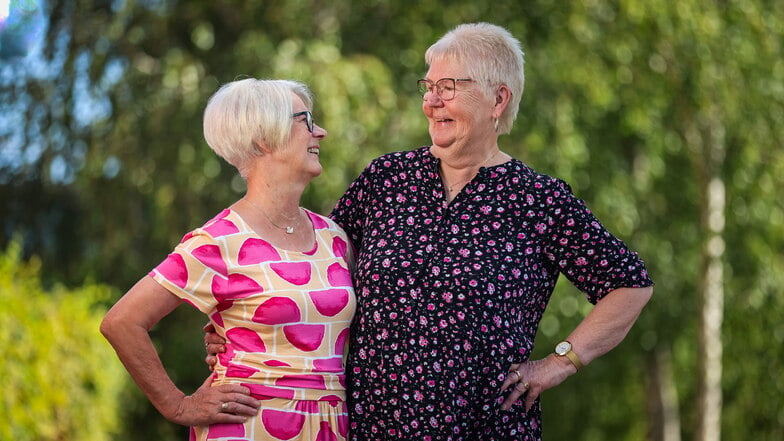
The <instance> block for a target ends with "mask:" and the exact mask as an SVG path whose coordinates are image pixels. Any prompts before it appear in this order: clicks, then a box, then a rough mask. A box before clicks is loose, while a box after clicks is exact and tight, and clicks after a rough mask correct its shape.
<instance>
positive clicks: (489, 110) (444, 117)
mask: <svg viewBox="0 0 784 441" xmlns="http://www.w3.org/2000/svg"><path fill="white" fill-rule="evenodd" d="M466 72H467V69H465V68H464V67H463V66H462V65H461V64H460V63H457V62H455V61H451V60H438V61H435V62H434V63H432V64H431V65H430V69H429V70H428V71H427V76H426V77H425V79H427V80H430V81H431V82H433V83H435V82H436V81H438V80H440V79H441V78H468V77H467V76H466ZM474 80H475V81H473V82H471V81H461V82H457V83H456V92H455V97H454V98H453V99H451V100H449V101H444V100H442V99H441V98H440V97H439V96H438V94H436V93H435V92H428V93H426V94H425V96H424V99H423V101H422V112H424V114H425V116H426V117H427V119H428V123H429V128H428V129H429V131H430V138H431V140H432V141H433V146H434V148H435V149H436V150H440V149H446V150H448V153H447V152H446V150H445V151H444V153H447V154H450V155H462V154H470V151H471V150H472V149H478V150H483V149H484V148H485V147H484V146H485V145H486V144H488V143H492V144H495V142H496V140H497V137H498V136H497V134H496V133H495V128H494V126H493V108H494V105H495V102H494V101H493V100H492V99H491V98H490V97H487V96H486V95H485V94H484V93H483V92H482V89H481V86H480V85H479V84H478V83H477V82H476V79H474ZM434 153H436V152H434Z"/></svg>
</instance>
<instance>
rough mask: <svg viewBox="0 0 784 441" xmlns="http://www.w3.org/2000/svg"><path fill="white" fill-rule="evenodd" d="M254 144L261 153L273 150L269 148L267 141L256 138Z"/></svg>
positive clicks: (264, 153)
mask: <svg viewBox="0 0 784 441" xmlns="http://www.w3.org/2000/svg"><path fill="white" fill-rule="evenodd" d="M253 145H254V146H255V147H256V150H257V151H258V152H259V153H260V154H261V155H267V154H269V153H271V152H272V150H271V149H270V148H269V146H267V144H265V143H263V142H261V141H259V140H256V139H254V140H253Z"/></svg>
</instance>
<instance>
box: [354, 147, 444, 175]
mask: <svg viewBox="0 0 784 441" xmlns="http://www.w3.org/2000/svg"><path fill="white" fill-rule="evenodd" d="M434 159H435V158H434V157H433V156H432V155H431V154H430V146H421V147H417V148H415V149H413V150H405V151H398V152H391V153H386V154H384V155H381V156H379V157H377V158H376V159H374V160H372V161H370V165H369V166H368V167H369V168H373V169H376V170H379V169H397V168H401V167H402V168H409V167H412V166H417V165H421V164H423V163H426V162H430V161H432V160H434Z"/></svg>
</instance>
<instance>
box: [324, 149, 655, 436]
mask: <svg viewBox="0 0 784 441" xmlns="http://www.w3.org/2000/svg"><path fill="white" fill-rule="evenodd" d="M438 169H439V160H438V158H435V157H434V156H432V155H431V154H430V152H429V148H428V147H427V146H426V147H422V148H419V149H416V150H413V151H409V152H400V153H391V154H388V155H385V156H382V157H380V158H378V159H376V160H374V161H373V162H372V163H371V164H370V165H369V166H368V167H367V168H366V169H365V170H364V171H363V173H362V174H361V175H360V176H359V177H358V178H357V179H356V180H355V181H354V182H353V183H352V184H351V186H350V187H349V189H348V190H347V192H346V194H345V195H344V196H343V197H342V198H341V199H340V201H339V202H338V204H337V206H336V207H335V210H334V212H333V213H332V217H333V218H334V219H335V220H336V221H337V222H338V224H340V225H341V226H342V227H343V228H344V229H345V230H346V232H347V233H348V235H349V237H350V238H351V239H352V241H353V243H354V246H355V247H356V249H357V268H356V272H355V275H354V277H355V280H354V283H355V289H356V295H357V311H356V315H355V317H354V322H353V324H352V328H351V343H350V344H351V350H350V355H349V359H348V367H347V371H346V373H347V376H348V385H347V387H348V389H349V394H348V401H349V413H350V432H351V433H350V438H351V439H353V440H355V441H360V440H373V441H375V440H385V439H389V440H412V441H413V440H416V441H423V440H424V441H426V440H452V441H457V440H464V441H468V440H471V441H475V440H539V439H541V410H540V408H539V403H538V402H537V404H536V406H534V408H533V409H531V411H530V412H529V413H527V414H526V412H525V409H524V404H523V403H522V401H518V403H517V404H516V405H515V406H514V407H512V408H511V409H510V410H508V411H501V410H500V403H501V402H502V401H503V399H504V396H502V395H501V394H500V392H499V391H500V387H501V383H502V382H503V379H504V376H505V373H506V372H507V371H508V369H509V365H510V364H512V363H516V362H521V361H524V360H527V359H528V358H529V356H530V354H531V350H532V349H533V343H534V337H535V335H536V331H537V328H538V326H539V321H540V320H541V318H542V314H543V313H544V310H545V307H546V306H547V303H548V301H549V299H550V295H551V294H552V292H553V288H554V287H555V283H556V280H557V279H558V275H559V274H564V275H565V276H566V277H567V278H568V279H569V280H570V281H571V282H572V283H573V284H574V285H575V286H577V288H579V289H580V290H581V291H583V292H585V294H586V296H587V298H588V300H589V301H590V302H592V303H596V302H597V301H598V300H600V299H601V298H602V297H603V296H604V295H606V294H607V293H608V292H610V291H612V290H613V289H616V288H620V287H642V286H649V285H652V282H651V280H650V279H649V278H648V275H647V273H646V270H645V266H644V263H643V262H642V261H641V260H640V259H639V258H638V256H637V254H636V253H634V252H632V251H630V250H629V249H628V248H627V247H626V246H625V245H624V244H623V243H622V242H621V241H620V240H618V239H617V238H615V237H614V236H612V235H611V234H610V233H609V232H607V230H606V229H605V228H604V227H603V226H602V225H601V224H600V223H599V221H598V220H597V219H596V218H595V217H594V216H593V214H592V213H591V212H590V211H589V210H588V209H587V208H586V207H585V205H584V204H583V202H582V201H580V200H579V199H577V198H576V197H575V196H574V195H573V194H572V192H571V189H570V188H569V186H568V185H567V184H566V183H564V182H563V181H560V180H557V179H554V178H551V177H549V176H545V175H542V174H538V173H536V172H534V171H533V170H532V169H531V168H529V167H528V166H526V165H525V164H523V163H522V162H520V161H518V160H514V159H513V160H511V161H509V162H506V163H504V164H501V165H497V166H493V167H485V168H481V169H480V170H479V172H478V174H477V176H476V177H475V178H474V179H473V180H472V181H471V182H469V183H468V184H467V185H466V186H465V188H464V189H463V190H462V192H461V193H460V194H458V195H457V197H456V198H455V199H454V200H453V201H452V202H451V203H448V204H447V203H446V200H445V194H444V188H443V185H442V182H441V179H440V176H439V173H438Z"/></svg>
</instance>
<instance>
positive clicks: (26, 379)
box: [0, 242, 128, 441]
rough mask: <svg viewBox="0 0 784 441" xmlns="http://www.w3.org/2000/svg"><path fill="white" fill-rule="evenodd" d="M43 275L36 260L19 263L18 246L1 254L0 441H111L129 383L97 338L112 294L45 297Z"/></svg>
mask: <svg viewBox="0 0 784 441" xmlns="http://www.w3.org/2000/svg"><path fill="white" fill-rule="evenodd" d="M40 272H41V263H40V261H39V260H38V259H35V258H34V259H31V260H30V261H27V262H23V261H21V260H20V247H19V246H18V245H17V244H16V243H13V242H12V244H11V245H10V246H9V247H8V248H7V249H6V250H4V251H3V253H2V254H0V304H2V308H0V322H2V323H3V325H4V326H5V332H3V333H2V334H0V344H3V345H4V347H5V351H4V354H3V357H0V372H3V398H2V400H0V413H2V414H3V415H4V423H3V424H2V425H0V440H9V441H10V440H15V441H25V440H30V441H47V440H51V441H56V440H64V439H67V440H73V441H102V440H111V439H114V437H115V436H116V435H117V434H119V433H121V429H122V427H123V426H122V422H121V421H120V418H119V414H118V412H117V409H119V408H120V406H121V403H122V401H123V398H125V395H126V392H125V390H126V388H127V383H128V381H127V375H125V373H124V370H123V367H122V365H121V364H120V363H119V361H118V360H117V358H116V356H115V355H114V351H112V349H111V347H110V346H109V345H108V344H107V343H105V342H102V341H101V339H102V338H101V336H100V333H99V332H98V324H99V323H100V321H101V318H102V317H103V308H102V302H105V301H106V299H107V298H111V297H112V295H113V294H114V290H113V289H112V288H110V287H107V286H104V285H97V284H89V283H88V284H85V285H84V286H82V287H80V288H78V289H72V290H71V289H66V288H63V287H60V286H58V287H55V288H54V289H51V290H45V289H43V288H42V287H41V284H40Z"/></svg>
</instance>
